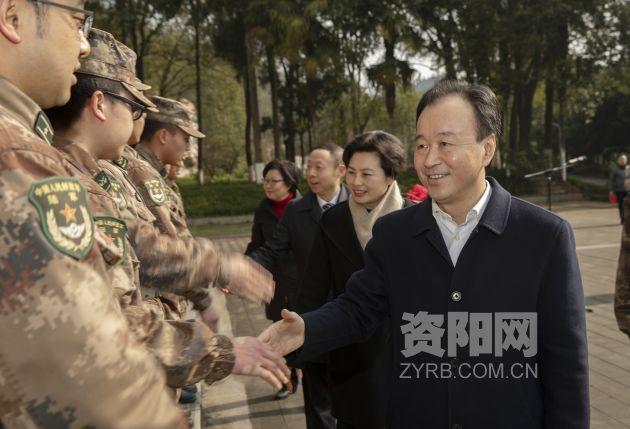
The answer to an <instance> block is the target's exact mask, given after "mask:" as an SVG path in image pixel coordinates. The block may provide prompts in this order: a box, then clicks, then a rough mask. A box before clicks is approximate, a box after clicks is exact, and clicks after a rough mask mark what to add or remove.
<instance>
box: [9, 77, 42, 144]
mask: <svg viewBox="0 0 630 429" xmlns="http://www.w3.org/2000/svg"><path fill="white" fill-rule="evenodd" d="M0 106H2V107H4V108H5V109H6V110H7V111H8V112H9V114H10V115H11V116H13V117H14V118H15V119H16V120H17V121H18V122H19V123H20V124H22V125H23V126H24V127H25V128H27V129H29V130H32V131H33V132H34V133H35V134H36V135H37V136H39V137H40V138H41V139H42V140H44V141H45V142H46V143H48V144H52V140H53V137H54V133H53V129H52V125H51V124H50V121H49V120H48V117H47V116H46V114H45V113H44V112H43V111H42V109H41V108H40V107H39V106H38V105H37V103H35V101H33V100H32V99H31V98H30V97H29V96H28V95H26V94H24V93H23V92H22V91H20V90H19V89H18V88H17V87H16V86H15V85H13V84H12V83H11V82H9V81H8V80H7V79H6V78H3V77H2V76H0Z"/></svg>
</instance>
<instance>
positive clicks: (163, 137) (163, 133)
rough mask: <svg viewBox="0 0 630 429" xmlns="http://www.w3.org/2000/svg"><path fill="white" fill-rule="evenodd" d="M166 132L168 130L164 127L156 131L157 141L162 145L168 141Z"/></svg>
mask: <svg viewBox="0 0 630 429" xmlns="http://www.w3.org/2000/svg"><path fill="white" fill-rule="evenodd" d="M168 134H169V132H168V130H167V129H166V128H162V129H160V131H158V132H157V136H158V141H159V142H160V144H161V145H162V146H165V145H166V144H167V143H168Z"/></svg>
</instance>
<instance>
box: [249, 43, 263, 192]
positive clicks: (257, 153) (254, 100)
mask: <svg viewBox="0 0 630 429" xmlns="http://www.w3.org/2000/svg"><path fill="white" fill-rule="evenodd" d="M251 43H252V41H251V40H249V37H247V38H246V42H245V44H246V49H247V65H246V67H247V76H248V84H249V106H250V112H251V121H252V130H253V134H254V168H255V173H256V181H257V182H259V181H260V180H262V177H261V176H262V168H261V164H262V163H263V156H262V145H261V134H260V113H259V110H258V81H257V78H256V64H255V62H254V56H253V52H252V46H251Z"/></svg>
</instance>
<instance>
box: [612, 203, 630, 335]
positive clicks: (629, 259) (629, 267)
mask: <svg viewBox="0 0 630 429" xmlns="http://www.w3.org/2000/svg"><path fill="white" fill-rule="evenodd" d="M624 206H625V207H624V210H625V212H626V213H630V198H626V199H625V201H624ZM615 317H616V318H617V324H618V325H619V329H621V331H622V332H624V333H625V334H626V335H628V337H630V216H626V218H625V221H624V227H623V232H622V234H621V250H620V251H619V264H618V265H617V281H616V284H615Z"/></svg>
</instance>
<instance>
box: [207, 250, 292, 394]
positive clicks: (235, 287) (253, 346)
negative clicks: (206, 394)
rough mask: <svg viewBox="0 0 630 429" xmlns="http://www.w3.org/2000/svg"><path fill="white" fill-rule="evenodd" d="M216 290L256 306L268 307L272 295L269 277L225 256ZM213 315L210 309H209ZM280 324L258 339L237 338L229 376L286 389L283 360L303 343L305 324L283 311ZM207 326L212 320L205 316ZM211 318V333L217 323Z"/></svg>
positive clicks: (243, 258) (287, 380)
mask: <svg viewBox="0 0 630 429" xmlns="http://www.w3.org/2000/svg"><path fill="white" fill-rule="evenodd" d="M216 286H217V287H218V288H219V289H221V290H222V291H223V292H225V293H229V294H233V295H236V296H239V297H241V298H245V299H247V300H249V301H251V302H255V303H263V302H264V303H269V302H271V299H272V298H273V294H274V282H273V277H272V275H271V274H270V273H269V272H268V271H267V270H265V269H264V268H263V267H262V266H260V265H258V264H257V263H255V262H254V261H253V260H251V259H250V258H248V257H246V256H242V255H239V254H229V255H224V256H223V258H222V260H221V266H220V273H219V276H218V278H217V282H216ZM209 312H212V306H211V307H209ZM281 315H282V320H280V321H278V322H276V323H274V324H273V325H271V326H270V327H268V328H267V329H265V330H264V331H263V332H262V333H261V334H260V335H259V336H258V338H255V337H237V338H234V339H233V341H232V344H233V346H234V356H235V358H236V359H235V362H234V368H233V369H232V374H239V375H250V376H256V377H261V378H263V379H264V380H265V381H267V382H268V383H270V384H271V385H272V386H274V387H275V388H276V389H280V388H281V387H282V385H287V386H289V390H290V387H291V386H290V383H291V382H290V375H291V371H290V370H289V368H288V367H287V364H286V361H285V359H284V357H283V356H285V355H287V354H289V353H291V352H293V351H295V350H297V349H298V348H300V347H301V346H302V344H303V343H304V320H302V318H301V317H300V316H299V315H298V314H297V313H294V312H292V311H288V310H286V309H285V310H282V313H281ZM201 316H202V319H203V320H204V321H206V323H207V324H208V325H211V323H208V322H209V321H210V319H212V316H211V315H210V314H208V315H204V314H203V313H202V315H201ZM217 320H218V319H216V318H214V323H213V324H214V326H211V327H213V328H214V329H213V330H214V331H215V332H216V321H217Z"/></svg>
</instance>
